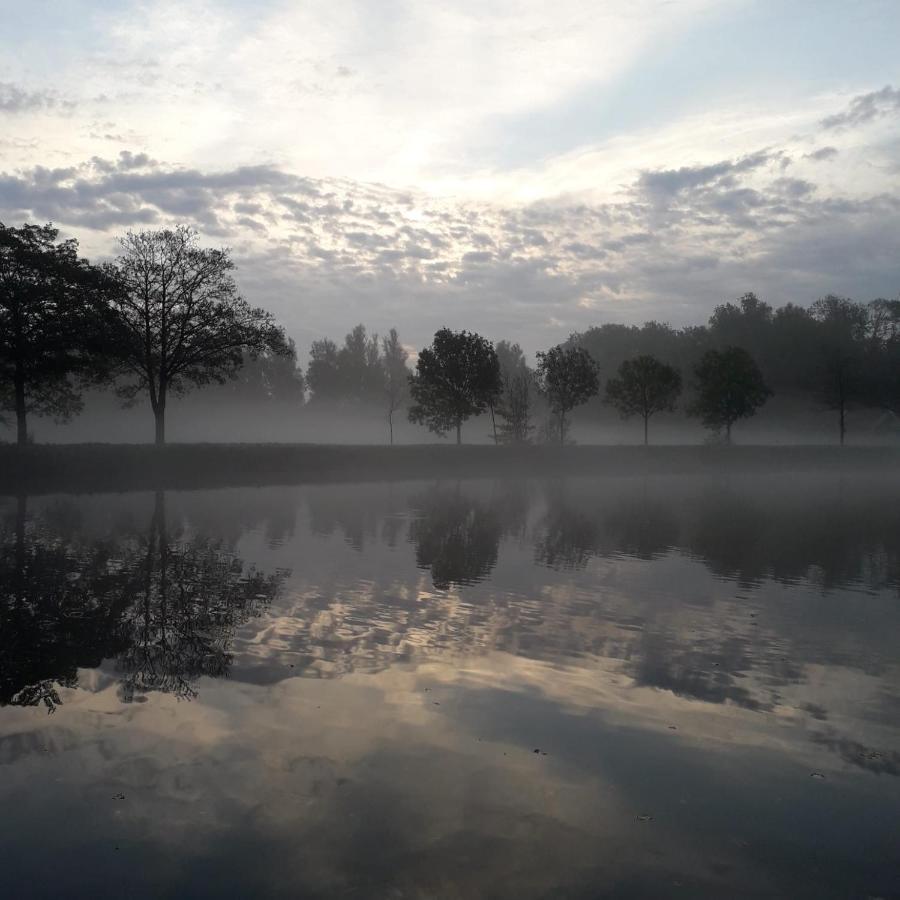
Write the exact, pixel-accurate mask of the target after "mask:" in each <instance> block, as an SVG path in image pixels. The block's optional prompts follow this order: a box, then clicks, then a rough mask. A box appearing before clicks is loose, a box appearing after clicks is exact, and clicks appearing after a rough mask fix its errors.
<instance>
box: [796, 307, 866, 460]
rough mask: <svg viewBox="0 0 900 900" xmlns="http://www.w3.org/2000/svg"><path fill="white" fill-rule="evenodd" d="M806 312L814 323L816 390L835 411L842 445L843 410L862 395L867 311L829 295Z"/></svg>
mask: <svg viewBox="0 0 900 900" xmlns="http://www.w3.org/2000/svg"><path fill="white" fill-rule="evenodd" d="M810 315H811V316H812V317H813V319H814V320H815V321H816V322H817V323H818V329H817V334H816V345H817V351H818V366H817V367H816V373H817V375H818V378H817V382H816V387H817V392H818V394H819V397H820V398H821V400H822V401H823V402H824V404H825V406H827V407H828V409H832V410H834V411H836V412H837V414H838V434H839V435H840V442H841V445H842V446H843V444H844V438H845V435H846V433H847V411H848V409H849V408H850V406H852V405H853V404H854V403H857V402H860V401H862V400H863V399H864V398H865V394H866V389H865V357H866V336H867V332H868V327H869V313H868V310H867V309H866V307H865V306H863V305H862V304H861V303H856V302H854V301H853V300H849V299H847V298H846V297H836V296H834V295H833V294H829V295H828V296H827V297H822V298H821V299H819V300H816V302H815V303H813V305H812V306H811V307H810Z"/></svg>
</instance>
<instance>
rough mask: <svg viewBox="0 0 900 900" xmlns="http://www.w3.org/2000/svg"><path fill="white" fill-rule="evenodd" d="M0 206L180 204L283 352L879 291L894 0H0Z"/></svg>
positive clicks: (118, 214)
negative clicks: (229, 259)
mask: <svg viewBox="0 0 900 900" xmlns="http://www.w3.org/2000/svg"><path fill="white" fill-rule="evenodd" d="M0 22H2V28H0V221H2V222H4V223H5V224H20V223H22V222H24V221H31V222H36V221H39V222H46V221H52V222H53V223H55V224H56V225H57V226H58V227H59V228H60V230H61V232H62V233H63V234H64V235H65V236H67V237H68V236H74V237H77V238H78V239H79V241H80V242H81V247H82V250H83V252H84V253H85V254H86V255H88V256H90V257H91V258H92V259H97V260H101V259H108V258H112V257H113V256H115V254H116V251H117V244H116V241H117V237H118V236H119V235H121V234H123V233H124V232H125V231H127V230H129V229H134V230H139V229H145V228H160V227H165V226H167V225H172V224H176V223H185V224H189V225H193V226H195V227H196V228H197V229H198V231H199V233H200V236H201V240H202V241H203V243H204V244H208V245H210V246H227V247H230V248H231V251H232V255H233V258H234V260H235V262H236V263H237V265H238V272H237V279H238V283H239V286H240V288H241V290H242V292H243V294H244V296H246V298H247V299H248V300H250V301H251V302H252V303H253V304H254V305H259V306H264V307H266V308H267V309H270V310H271V311H272V312H274V313H275V314H276V315H277V316H278V318H279V319H280V320H281V321H282V322H283V323H284V325H285V326H286V329H287V331H288V333H289V334H290V335H291V336H292V337H294V338H295V339H296V341H297V343H298V347H299V349H300V353H301V358H302V357H303V356H304V355H305V351H306V349H307V348H308V346H309V343H310V342H311V341H312V340H313V339H316V338H319V337H322V336H331V337H334V338H338V339H340V338H341V337H342V335H343V334H344V333H346V332H347V331H349V330H350V328H351V327H352V326H353V325H355V324H356V323H357V322H364V323H365V324H366V325H368V326H369V328H370V329H371V330H374V331H377V332H380V333H384V332H385V331H387V329H389V328H390V327H392V326H395V327H397V328H398V330H399V332H400V336H401V339H402V340H403V341H404V343H406V344H407V345H408V346H409V347H410V348H411V349H413V350H415V349H416V348H418V347H421V346H423V345H424V344H426V343H427V342H428V341H429V339H430V337H431V335H432V334H433V332H434V331H435V330H436V329H437V328H440V327H442V326H445V325H446V326H449V327H451V328H467V329H470V330H475V331H479V332H481V333H483V334H485V335H486V336H488V337H490V338H491V339H493V340H500V339H508V340H514V341H518V342H519V343H521V344H522V346H523V347H524V348H525V349H526V350H527V351H528V352H529V354H531V353H533V352H534V351H535V350H538V349H542V348H545V347H547V346H550V345H552V344H555V343H557V342H559V341H561V340H564V339H565V338H567V337H568V336H569V334H570V333H572V332H573V331H579V330H583V329H585V328H588V327H590V326H592V325H601V324H603V323H605V322H626V323H629V324H631V323H635V324H639V323H641V322H643V321H645V320H650V319H655V320H658V321H667V322H670V323H672V324H673V325H676V326H681V325H686V324H699V323H702V322H705V321H706V319H707V318H708V317H709V315H710V313H711V312H712V310H713V308H714V307H715V305H716V304H718V303H722V302H726V301H729V300H733V299H735V298H737V297H739V296H740V295H741V294H743V293H745V292H747V291H751V290H752V291H755V292H756V293H757V294H758V295H759V296H760V297H762V298H763V299H764V300H767V301H768V302H770V303H771V304H773V305H774V306H780V305H782V304H784V303H787V302H794V303H799V304H802V305H808V304H809V303H811V302H812V301H813V300H815V299H816V298H817V297H819V296H822V295H824V294H826V293H837V294H841V295H846V296H851V297H853V298H855V299H858V300H863V301H868V300H871V299H874V298H876V297H881V296H883V297H896V296H898V292H900V54H898V53H897V49H896V48H897V45H898V42H900V2H897V0H854V2H852V3H848V2H846V0H790V2H785V0H554V2H552V3H551V2H549V0H504V2H496V0H446V2H442V3H440V4H437V3H426V2H407V0H377V2H376V0H368V2H363V0H306V2H297V0H295V2H284V0H218V2H213V0H196V2H193V3H190V4H186V3H182V2H173V0H160V2H154V0H151V2H130V0H115V2H113V0H92V2H87V0H64V2H60V0H53V2H47V0H30V2H29V3H27V4H26V3H21V2H15V3H13V2H11V0H0Z"/></svg>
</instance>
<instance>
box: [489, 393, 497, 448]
mask: <svg viewBox="0 0 900 900" xmlns="http://www.w3.org/2000/svg"><path fill="white" fill-rule="evenodd" d="M489 408H490V410H491V426H492V427H493V429H494V444H495V445H496V443H497V421H496V419H494V404H493V403H491V404H490V405H489Z"/></svg>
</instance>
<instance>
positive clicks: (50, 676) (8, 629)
mask: <svg viewBox="0 0 900 900" xmlns="http://www.w3.org/2000/svg"><path fill="white" fill-rule="evenodd" d="M73 513H74V515H73ZM121 524H122V523H120V525H121ZM6 536H7V538H10V537H11V538H12V539H11V540H10V539H7V540H5V541H4V543H3V544H2V547H0V617H2V619H0V622H2V627H0V635H2V637H0V673H2V674H0V704H3V705H5V704H12V705H19V706H36V705H43V706H44V707H46V708H47V709H48V710H49V711H53V710H54V709H55V708H56V707H57V706H58V705H59V704H60V703H61V700H60V695H59V691H58V688H59V687H69V688H71V687H75V686H76V685H77V684H78V670H79V669H80V668H96V667H99V666H100V665H101V663H102V661H103V660H104V659H109V658H115V659H116V661H117V666H118V669H119V670H120V672H121V673H122V677H121V693H120V696H121V699H122V700H123V701H125V702H131V701H132V700H134V699H140V698H141V696H142V695H143V694H145V693H146V692H148V691H168V692H172V693H174V694H176V695H178V696H182V697H191V696H194V694H195V690H194V687H193V684H194V683H195V682H196V681H197V680H198V679H199V678H200V677H202V676H204V675H210V676H221V675H224V674H225V673H226V671H227V669H228V667H229V665H230V664H231V659H232V658H231V654H230V652H229V645H230V641H231V638H232V636H233V634H234V632H235V630H236V629H237V628H238V627H240V626H241V625H242V624H243V623H244V622H246V621H247V619H248V618H250V617H251V616H254V615H257V614H258V613H259V611H260V610H261V609H262V608H264V607H265V606H266V605H267V604H268V603H269V602H270V601H271V599H272V598H273V597H274V596H275V594H276V592H277V590H278V586H279V583H280V581H281V580H282V577H283V573H277V574H273V575H264V574H262V573H260V572H257V571H256V570H255V569H254V568H253V567H250V568H249V569H247V570H246V571H245V567H244V565H243V563H242V561H241V560H240V559H238V558H237V557H235V556H234V555H233V554H231V553H228V552H227V551H225V550H224V549H223V547H222V545H221V543H220V542H215V541H213V540H211V539H209V538H202V537H194V538H190V539H183V538H182V537H181V536H180V535H179V536H175V537H173V536H171V535H170V534H169V530H168V527H167V523H166V515H165V495H164V493H163V492H158V493H156V495H155V497H154V503H153V512H152V514H151V518H150V524H149V527H147V528H146V529H145V530H144V531H142V532H136V531H128V530H120V531H118V532H117V533H116V534H115V535H114V536H106V537H104V538H101V539H91V538H85V537H84V536H83V535H81V534H80V533H79V531H78V516H77V508H76V507H73V506H71V505H70V504H65V503H58V504H53V505H51V506H49V507H48V508H47V509H46V510H44V511H43V513H42V515H41V516H40V517H39V518H38V520H37V521H32V522H29V518H28V500H27V498H26V497H19V498H18V499H17V501H16V509H15V519H14V529H12V534H8V535H6Z"/></svg>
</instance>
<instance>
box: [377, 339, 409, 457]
mask: <svg viewBox="0 0 900 900" xmlns="http://www.w3.org/2000/svg"><path fill="white" fill-rule="evenodd" d="M407 359H409V353H407V352H406V348H405V347H404V346H403V344H401V343H400V338H399V337H398V336H397V329H396V328H392V329H391V330H390V333H389V334H388V336H387V337H384V338H382V339H381V366H382V369H383V374H382V383H383V384H384V397H385V404H386V406H387V419H388V430H389V431H390V435H391V445H393V443H394V413H395V412H396V411H397V410H398V409H399V408H400V407H401V405H402V404H403V403H404V402H405V401H406V398H407V397H408V396H409V369H408V368H407V367H406V361H407Z"/></svg>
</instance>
